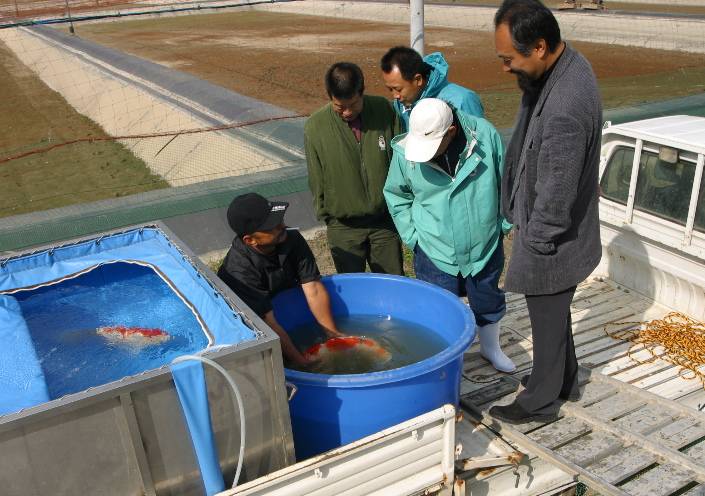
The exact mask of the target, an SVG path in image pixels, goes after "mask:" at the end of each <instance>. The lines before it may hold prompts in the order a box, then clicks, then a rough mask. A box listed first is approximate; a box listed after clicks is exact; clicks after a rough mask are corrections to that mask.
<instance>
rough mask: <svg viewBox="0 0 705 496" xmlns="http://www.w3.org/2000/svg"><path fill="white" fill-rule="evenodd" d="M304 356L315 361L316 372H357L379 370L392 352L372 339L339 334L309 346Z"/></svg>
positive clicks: (389, 358) (390, 356) (390, 357)
mask: <svg viewBox="0 0 705 496" xmlns="http://www.w3.org/2000/svg"><path fill="white" fill-rule="evenodd" d="M304 356H305V357H306V358H308V359H310V360H315V361H316V362H317V366H316V369H317V371H318V372H324V373H329V374H357V373H364V372H371V371H374V370H381V369H382V368H383V367H382V366H383V365H384V364H385V363H387V362H388V361H389V360H391V359H392V354H391V353H390V352H389V351H387V350H386V349H384V348H383V347H382V346H380V344H379V343H378V342H377V341H375V340H374V339H370V338H366V337H364V336H341V337H335V338H330V339H329V340H327V341H326V342H324V343H318V344H314V345H313V346H311V347H310V348H309V349H308V350H306V352H305V353H304Z"/></svg>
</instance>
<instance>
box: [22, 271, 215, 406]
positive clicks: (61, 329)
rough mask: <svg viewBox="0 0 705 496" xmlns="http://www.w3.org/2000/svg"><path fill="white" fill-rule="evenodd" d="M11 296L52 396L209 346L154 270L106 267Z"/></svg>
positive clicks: (171, 291)
mask: <svg viewBox="0 0 705 496" xmlns="http://www.w3.org/2000/svg"><path fill="white" fill-rule="evenodd" d="M13 296H14V297H15V298H17V300H18V302H19V304H20V307H21V309H22V314H23V316H24V318H25V321H26V323H27V326H28V328H29V332H30V334H31V337H32V341H33V344H34V347H35V349H36V351H37V355H38V356H39V361H40V363H41V366H42V370H43V372H44V376H45V378H46V382H47V386H48V389H49V395H50V397H51V398H58V397H61V396H63V395H65V394H69V393H75V392H78V391H83V390H85V389H86V388H88V387H92V386H98V385H101V384H106V383H108V382H112V381H114V380H118V379H121V378H123V377H126V376H130V375H134V374H138V373H140V372H143V371H145V370H150V369H154V368H157V367H159V366H161V365H164V364H167V363H169V362H170V361H171V360H172V359H173V358H174V357H176V356H179V355H183V354H185V353H192V352H196V351H200V350H202V349H203V348H205V347H206V346H207V344H208V340H207V338H206V336H205V334H204V332H203V330H202V328H201V326H200V324H199V322H198V320H197V319H196V316H195V315H194V313H193V312H192V311H191V309H190V308H189V307H188V306H187V305H186V304H185V303H184V301H182V300H181V299H180V298H179V297H178V296H177V294H176V293H175V292H174V291H173V290H172V289H171V287H169V285H168V284H166V282H165V281H164V280H163V279H162V278H161V277H159V275H157V273H156V272H155V271H154V270H153V269H151V268H150V267H143V266H140V265H135V264H128V263H122V262H120V263H114V264H108V265H104V266H101V267H99V268H97V269H94V270H92V271H90V272H88V273H86V274H83V275H80V276H78V277H76V278H74V279H67V280H64V281H62V282H59V283H57V284H52V285H49V286H44V287H41V288H38V289H34V290H28V291H20V292H17V293H15V294H14V295H13Z"/></svg>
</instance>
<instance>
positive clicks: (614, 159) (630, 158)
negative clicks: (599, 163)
mask: <svg viewBox="0 0 705 496" xmlns="http://www.w3.org/2000/svg"><path fill="white" fill-rule="evenodd" d="M632 162H634V149H633V148H627V147H623V146H620V147H618V148H617V149H616V150H615V151H614V153H613V154H612V156H611V157H610V159H609V162H607V167H605V171H604V173H603V174H602V180H601V181H600V188H601V189H602V196H603V197H605V198H608V199H610V200H613V201H616V202H617V203H621V204H622V205H626V204H627V198H628V197H629V183H630V182H631V179H632Z"/></svg>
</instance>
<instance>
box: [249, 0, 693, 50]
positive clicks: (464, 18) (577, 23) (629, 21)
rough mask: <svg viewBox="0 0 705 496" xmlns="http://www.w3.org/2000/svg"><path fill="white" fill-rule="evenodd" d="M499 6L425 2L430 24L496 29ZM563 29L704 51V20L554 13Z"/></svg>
mask: <svg viewBox="0 0 705 496" xmlns="http://www.w3.org/2000/svg"><path fill="white" fill-rule="evenodd" d="M252 8H253V9H256V10H263V11H272V12H288V13H293V14H308V15H317V16H323V17H336V18H343V19H357V20H365V21H383V22H392V23H399V24H408V23H409V18H410V14H409V5H408V4H407V3H387V2H351V1H335V2H332V1H327V0H306V1H305V2H286V3H272V4H261V5H257V6H254V7H252ZM496 11H497V8H496V7H469V6H466V5H465V6H463V5H426V6H425V7H424V22H425V24H426V26H429V27H430V26H433V27H444V28H454V29H465V30H469V31H494V22H493V18H494V14H495V12H496ZM555 15H556V18H557V19H558V22H559V23H560V26H561V33H562V35H563V36H564V38H565V39H567V40H574V41H590V42H594V43H609V44H615V45H624V46H638V47H643V48H658V49H663V50H679V51H684V52H693V53H705V37H704V36H703V35H702V33H704V32H705V19H701V18H700V19H699V18H693V19H691V18H683V17H670V16H668V15H661V16H659V15H649V16H641V15H634V14H631V15H629V14H614V13H610V12H596V13H593V12H582V11H581V12H555Z"/></svg>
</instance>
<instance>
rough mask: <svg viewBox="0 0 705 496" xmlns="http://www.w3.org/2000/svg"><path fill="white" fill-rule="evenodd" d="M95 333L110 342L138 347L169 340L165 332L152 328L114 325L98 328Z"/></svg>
mask: <svg viewBox="0 0 705 496" xmlns="http://www.w3.org/2000/svg"><path fill="white" fill-rule="evenodd" d="M96 332H97V333H98V334H99V335H100V336H103V337H104V338H106V339H108V340H109V341H112V342H120V343H132V344H140V345H145V344H157V343H163V342H164V341H168V340H169V339H170V338H171V336H170V335H169V334H168V333H166V332H165V331H163V330H161V329H157V328H154V327H152V328H148V327H127V326H123V325H116V326H105V327H99V328H98V329H96Z"/></svg>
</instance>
